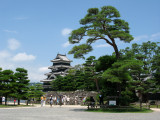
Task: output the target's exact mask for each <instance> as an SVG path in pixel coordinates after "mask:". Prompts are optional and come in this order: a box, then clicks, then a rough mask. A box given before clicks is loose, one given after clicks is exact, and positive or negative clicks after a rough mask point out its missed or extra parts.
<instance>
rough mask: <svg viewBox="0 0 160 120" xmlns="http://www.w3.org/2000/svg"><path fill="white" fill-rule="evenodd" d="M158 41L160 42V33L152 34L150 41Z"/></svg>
mask: <svg viewBox="0 0 160 120" xmlns="http://www.w3.org/2000/svg"><path fill="white" fill-rule="evenodd" d="M158 39H159V40H160V32H159V33H155V34H152V35H151V37H150V40H158Z"/></svg>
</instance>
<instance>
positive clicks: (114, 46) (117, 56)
mask: <svg viewBox="0 0 160 120" xmlns="http://www.w3.org/2000/svg"><path fill="white" fill-rule="evenodd" d="M113 48H114V51H115V53H116V58H117V59H119V58H120V54H119V51H118V47H117V45H116V44H113Z"/></svg>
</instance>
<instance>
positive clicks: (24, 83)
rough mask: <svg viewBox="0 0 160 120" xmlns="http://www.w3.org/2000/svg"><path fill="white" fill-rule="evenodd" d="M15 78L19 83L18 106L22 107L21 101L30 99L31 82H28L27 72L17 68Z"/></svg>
mask: <svg viewBox="0 0 160 120" xmlns="http://www.w3.org/2000/svg"><path fill="white" fill-rule="evenodd" d="M15 76H16V82H17V84H16V86H17V98H18V105H20V99H27V97H28V90H29V87H28V85H29V81H30V80H28V73H27V70H26V69H24V68H17V69H16V73H15Z"/></svg>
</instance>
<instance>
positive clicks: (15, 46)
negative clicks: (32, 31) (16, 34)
mask: <svg viewBox="0 0 160 120" xmlns="http://www.w3.org/2000/svg"><path fill="white" fill-rule="evenodd" d="M19 47H20V43H19V41H18V40H16V39H14V38H12V39H9V40H8V48H9V49H11V50H16V49H18V48H19Z"/></svg>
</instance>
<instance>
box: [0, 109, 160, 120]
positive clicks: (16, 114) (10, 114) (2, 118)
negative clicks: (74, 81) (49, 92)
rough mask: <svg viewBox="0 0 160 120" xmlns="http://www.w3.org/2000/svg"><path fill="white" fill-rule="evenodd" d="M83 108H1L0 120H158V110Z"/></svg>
mask: <svg viewBox="0 0 160 120" xmlns="http://www.w3.org/2000/svg"><path fill="white" fill-rule="evenodd" d="M85 109H86V107H84V106H62V107H60V106H53V107H52V108H50V107H49V106H45V107H40V106H37V107H29V108H28V107H25V108H1V109H0V120H160V110H155V112H153V113H95V112H85V111H84V110H85Z"/></svg>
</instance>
